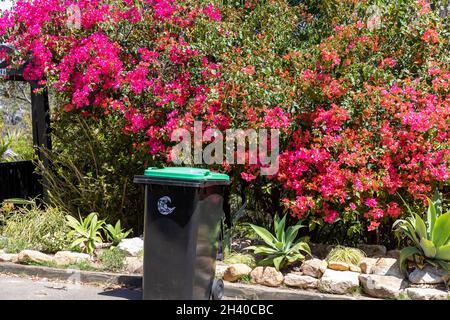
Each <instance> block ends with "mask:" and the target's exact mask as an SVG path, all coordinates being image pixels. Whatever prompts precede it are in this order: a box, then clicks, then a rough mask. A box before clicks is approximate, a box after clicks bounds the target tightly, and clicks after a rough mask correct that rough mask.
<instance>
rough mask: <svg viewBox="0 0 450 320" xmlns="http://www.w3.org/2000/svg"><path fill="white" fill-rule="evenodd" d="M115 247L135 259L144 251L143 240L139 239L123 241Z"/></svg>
mask: <svg viewBox="0 0 450 320" xmlns="http://www.w3.org/2000/svg"><path fill="white" fill-rule="evenodd" d="M117 247H118V248H119V249H122V250H123V251H125V252H126V253H127V254H128V255H129V256H133V257H137V256H138V255H139V253H140V252H141V251H142V250H144V240H142V239H141V238H130V239H123V240H122V241H121V242H120V243H119V245H118V246H117Z"/></svg>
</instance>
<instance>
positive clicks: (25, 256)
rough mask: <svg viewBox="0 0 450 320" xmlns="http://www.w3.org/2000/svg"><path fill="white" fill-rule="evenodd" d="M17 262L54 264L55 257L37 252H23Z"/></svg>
mask: <svg viewBox="0 0 450 320" xmlns="http://www.w3.org/2000/svg"><path fill="white" fill-rule="evenodd" d="M17 260H18V262H21V263H27V262H35V263H48V262H53V257H52V256H49V255H48V254H45V253H42V252H39V251H36V250H22V251H20V253H19V255H18V257H17Z"/></svg>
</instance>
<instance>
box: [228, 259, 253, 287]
mask: <svg viewBox="0 0 450 320" xmlns="http://www.w3.org/2000/svg"><path fill="white" fill-rule="evenodd" d="M250 272H252V268H250V267H249V266H248V265H246V264H243V263H236V264H232V265H229V266H228V268H227V269H226V270H225V272H224V274H223V280H225V281H230V282H235V281H237V280H239V279H240V278H241V277H242V276H246V275H249V274H250Z"/></svg>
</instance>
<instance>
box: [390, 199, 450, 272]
mask: <svg viewBox="0 0 450 320" xmlns="http://www.w3.org/2000/svg"><path fill="white" fill-rule="evenodd" d="M408 209H409V207H408ZM409 211H410V216H409V217H408V218H406V219H405V220H403V219H399V220H397V221H395V223H394V225H393V229H395V230H396V232H401V233H403V234H404V235H406V237H407V238H408V239H409V240H410V242H411V243H412V244H413V246H410V247H406V248H403V249H402V250H401V251H400V267H401V269H402V270H406V262H407V259H408V258H410V257H413V258H414V261H415V262H416V264H417V265H418V266H419V267H423V266H424V264H425V263H428V264H431V265H433V266H435V267H438V266H439V267H442V268H443V269H445V270H447V271H450V212H447V213H444V214H443V213H442V200H441V198H440V197H439V194H438V193H436V194H435V196H434V198H433V200H432V199H429V198H428V210H427V214H426V220H425V221H424V220H423V219H422V217H421V216H420V215H419V214H417V213H413V212H412V211H411V210H410V209H409Z"/></svg>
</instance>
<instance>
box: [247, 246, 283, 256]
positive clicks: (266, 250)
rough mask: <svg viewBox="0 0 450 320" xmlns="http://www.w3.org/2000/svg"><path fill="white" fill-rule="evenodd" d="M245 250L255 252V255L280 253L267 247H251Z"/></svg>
mask: <svg viewBox="0 0 450 320" xmlns="http://www.w3.org/2000/svg"><path fill="white" fill-rule="evenodd" d="M244 250H253V252H254V253H255V254H274V253H277V252H279V251H278V250H275V249H272V248H270V247H266V246H250V247H247V248H245V249H244Z"/></svg>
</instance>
